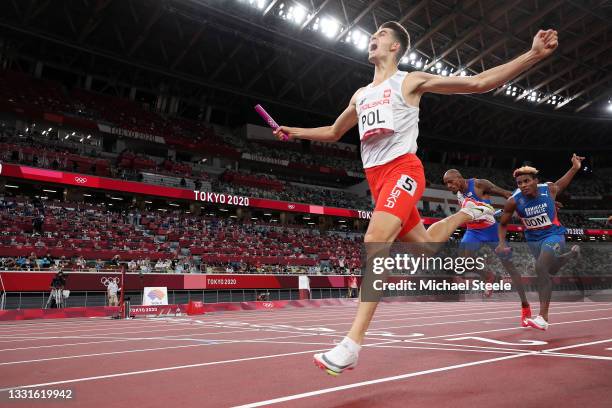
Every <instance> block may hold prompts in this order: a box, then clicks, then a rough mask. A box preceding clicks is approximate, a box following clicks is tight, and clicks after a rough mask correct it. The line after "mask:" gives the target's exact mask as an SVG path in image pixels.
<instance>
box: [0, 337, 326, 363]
mask: <svg viewBox="0 0 612 408" xmlns="http://www.w3.org/2000/svg"><path fill="white" fill-rule="evenodd" d="M304 336H305V335H299V334H296V335H294V336H281V337H267V338H263V339H253V340H229V339H220V340H197V341H200V342H201V343H200V344H187V345H184V346H168V347H154V348H145V349H135V350H119V351H108V352H104V353H92V354H77V355H69V356H61V357H48V358H39V359H33V360H21V361H8V362H4V363H0V366H4V365H16V364H26V363H39V362H44V361H54V360H70V359H75V358H84V357H99V356H110V355H117V354H129V353H140V352H145V351H159V350H173V349H183V348H191V347H203V346H213V345H218V344H223V345H225V344H235V343H250V342H271V343H272V342H273V341H271V340H276V339H289V338H294V337H304ZM294 344H300V343H294ZM316 344H328V343H316ZM328 345H330V346H331V345H332V344H328Z"/></svg>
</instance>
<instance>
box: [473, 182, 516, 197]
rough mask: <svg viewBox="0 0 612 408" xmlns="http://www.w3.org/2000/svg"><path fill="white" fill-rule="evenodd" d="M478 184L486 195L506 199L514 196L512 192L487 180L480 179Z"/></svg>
mask: <svg viewBox="0 0 612 408" xmlns="http://www.w3.org/2000/svg"><path fill="white" fill-rule="evenodd" d="M477 183H478V185H479V186H480V187H482V190H483V192H484V193H485V194H490V195H496V196H500V197H504V198H509V197H510V196H511V195H512V193H511V192H510V191H508V190H504V189H503V188H501V187H498V186H496V185H495V184H493V183H491V182H490V181H489V180H487V179H478V180H477Z"/></svg>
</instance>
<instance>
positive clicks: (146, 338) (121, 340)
mask: <svg viewBox="0 0 612 408" xmlns="http://www.w3.org/2000/svg"><path fill="white" fill-rule="evenodd" d="M257 331H261V330H254V329H242V330H232V331H220V332H212V333H201V334H192V335H191V336H210V335H213V334H214V335H217V334H243V333H251V332H257ZM182 336H184V334H177V335H175V336H164V337H157V338H156V339H160V340H175V338H177V337H182ZM55 338H58V339H59V338H64V337H54V339H55ZM78 338H85V339H91V338H92V337H78ZM105 339H106V338H105ZM152 339H153V338H151V337H126V338H121V339H116V338H114V339H113V340H99V341H87V342H79V343H60V344H47V345H42V346H28V347H15V348H8V349H0V352H2V351H17V350H35V349H41V348H53V347H66V346H81V345H85V344H100V343H119V342H123V341H142V340H152ZM196 340H200V339H196Z"/></svg>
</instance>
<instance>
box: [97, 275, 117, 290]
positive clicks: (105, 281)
mask: <svg viewBox="0 0 612 408" xmlns="http://www.w3.org/2000/svg"><path fill="white" fill-rule="evenodd" d="M119 280H120V279H119V278H117V277H114V278H107V277H106V276H103V277H102V278H101V279H100V283H101V284H103V285H104V286H106V287H107V288H108V285H110V284H111V282H115V284H119Z"/></svg>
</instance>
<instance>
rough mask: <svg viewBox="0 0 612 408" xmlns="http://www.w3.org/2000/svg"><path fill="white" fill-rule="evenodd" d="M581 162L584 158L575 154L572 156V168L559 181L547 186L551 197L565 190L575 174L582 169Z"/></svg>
mask: <svg viewBox="0 0 612 408" xmlns="http://www.w3.org/2000/svg"><path fill="white" fill-rule="evenodd" d="M583 160H584V157H581V156H577V155H576V153H574V154H573V156H572V167H571V168H570V169H569V170H568V171H567V173H565V174H564V175H563V177H561V178H560V179H559V180H557V181H555V182H554V183H549V184H548V187H549V188H550V192H551V194H552V195H553V196H555V197H556V196H557V194H559V193H560V192H562V191H563V190H565V189H566V188H567V186H569V183H570V182H571V181H572V179H573V178H574V176H575V175H576V173H578V171H579V170H580V168H581V167H582V161H583Z"/></svg>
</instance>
